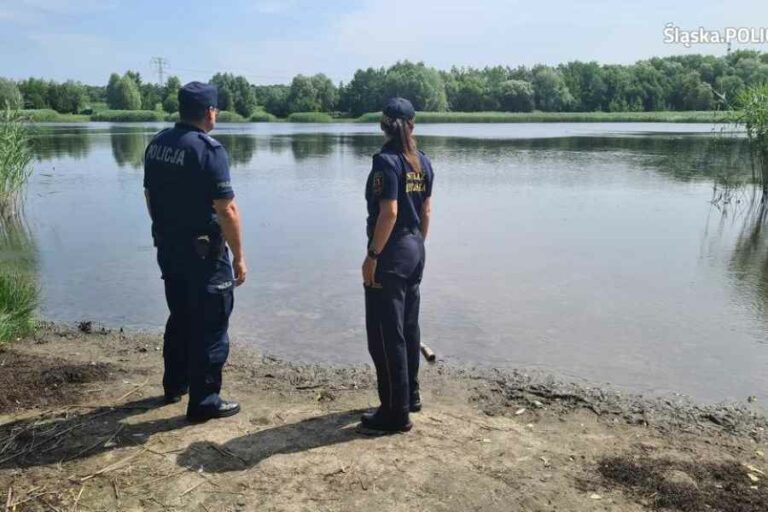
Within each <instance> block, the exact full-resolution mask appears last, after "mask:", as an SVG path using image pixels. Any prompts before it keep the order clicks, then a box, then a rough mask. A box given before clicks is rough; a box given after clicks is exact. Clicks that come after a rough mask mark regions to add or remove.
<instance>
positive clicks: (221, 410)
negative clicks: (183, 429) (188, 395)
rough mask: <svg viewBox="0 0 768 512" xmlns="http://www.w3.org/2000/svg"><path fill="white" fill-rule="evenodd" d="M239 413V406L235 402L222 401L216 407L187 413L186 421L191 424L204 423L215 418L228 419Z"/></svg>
mask: <svg viewBox="0 0 768 512" xmlns="http://www.w3.org/2000/svg"><path fill="white" fill-rule="evenodd" d="M239 412H240V404H238V403H237V402H228V401H226V400H222V401H221V403H219V405H218V406H216V407H213V408H208V409H204V410H202V411H196V412H189V411H187V420H188V421H190V422H191V423H202V422H204V421H208V420H212V419H217V418H228V417H230V416H234V415H235V414H237V413H239Z"/></svg>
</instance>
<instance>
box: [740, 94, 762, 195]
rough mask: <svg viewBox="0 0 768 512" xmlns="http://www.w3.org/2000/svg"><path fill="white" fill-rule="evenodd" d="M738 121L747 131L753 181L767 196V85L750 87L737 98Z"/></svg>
mask: <svg viewBox="0 0 768 512" xmlns="http://www.w3.org/2000/svg"><path fill="white" fill-rule="evenodd" d="M738 103H739V112H740V120H741V122H742V123H743V124H744V126H745V127H746V129H747V136H748V137H749V143H750V150H751V153H752V159H753V162H754V165H753V169H754V171H753V173H754V178H755V180H756V181H757V182H758V183H760V185H761V186H762V189H763V196H765V195H768V84H766V85H761V86H757V87H750V88H749V89H747V90H745V91H744V92H743V93H742V94H741V95H740V96H739V102H738Z"/></svg>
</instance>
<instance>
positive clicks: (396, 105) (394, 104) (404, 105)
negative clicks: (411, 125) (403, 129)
mask: <svg viewBox="0 0 768 512" xmlns="http://www.w3.org/2000/svg"><path fill="white" fill-rule="evenodd" d="M384 115H385V116H387V117H391V118H392V119H405V120H411V119H413V118H414V117H416V110H415V109H414V108H413V104H412V103H411V102H410V101H408V100H407V99H405V98H390V99H389V100H388V101H387V104H386V105H384Z"/></svg>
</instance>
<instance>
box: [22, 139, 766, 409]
mask: <svg viewBox="0 0 768 512" xmlns="http://www.w3.org/2000/svg"><path fill="white" fill-rule="evenodd" d="M160 126H161V125H152V124H146V125H113V126H110V125H107V124H92V125H87V126H86V125H78V126H71V125H70V126H55V125H51V126H46V127H43V128H41V129H40V133H39V136H38V137H37V145H36V154H37V157H38V160H39V161H38V163H37V164H36V170H37V172H36V174H35V176H34V178H33V180H32V183H31V186H30V189H29V194H28V201H27V207H26V210H27V217H28V219H29V222H30V225H31V228H32V232H33V235H34V238H35V241H36V244H37V247H38V250H39V253H40V255H39V266H40V276H41V283H42V288H43V294H44V298H43V304H42V313H43V315H44V316H45V317H47V318H50V319H53V320H59V321H66V322H72V321H76V320H80V319H94V320H97V321H99V322H103V323H105V324H107V325H110V326H126V327H130V328H143V329H155V330H159V329H160V328H161V326H162V325H163V323H164V321H165V315H166V309H165V303H164V299H163V294H162V286H161V284H162V283H161V281H160V279H159V273H158V270H157V267H156V264H155V259H154V248H153V247H152V243H151V239H150V237H149V223H148V219H147V214H146V211H145V208H144V199H143V194H142V168H141V160H142V154H143V150H144V147H145V145H146V143H147V141H148V139H149V137H150V136H151V135H152V134H153V133H154V132H156V131H157V130H158V129H159V127H160ZM649 130H653V131H649ZM418 132H419V135H420V136H421V138H420V145H421V147H422V148H423V149H424V150H425V151H426V152H427V153H428V154H430V156H431V157H432V158H433V161H434V163H435V171H436V175H437V178H436V185H435V214H434V215H435V220H434V227H433V231H432V232H431V237H430V240H429V242H428V268H427V274H426V277H425V282H424V285H423V297H424V300H423V317H422V318H423V332H424V336H425V341H427V342H428V343H430V344H431V345H432V346H433V347H434V348H435V349H436V350H437V351H439V353H440V355H441V356H443V357H445V358H446V359H449V360H454V361H462V362H473V363H481V364H490V365H494V366H515V367H536V368H543V369H546V370H553V371H556V372H558V373H561V374H562V373H564V374H566V375H568V376H572V377H583V378H586V379H588V380H590V381H592V382H598V383H600V382H611V383H613V384H615V385H618V386H621V387H625V388H627V389H632V390H637V391H646V392H648V391H650V392H667V391H678V392H683V393H687V394H690V395H693V396H695V397H698V398H702V399H706V400H720V399H725V398H740V399H743V398H745V397H747V396H748V395H752V394H756V395H758V396H766V394H768V386H767V384H768V344H767V342H768V312H767V311H766V304H768V302H766V301H767V300H768V285H767V283H768V278H767V277H766V276H767V275H768V272H766V269H767V268H768V264H767V263H766V261H767V260H768V257H767V256H766V254H767V251H766V247H765V246H764V244H763V241H762V238H761V237H760V232H759V231H757V232H755V231H754V229H753V228H754V225H753V223H750V222H749V216H748V211H747V209H746V206H745V205H744V203H742V204H741V205H739V206H738V207H735V208H731V210H730V211H729V214H728V215H723V214H722V213H721V212H719V211H718V210H717V209H715V208H713V207H712V206H711V204H710V199H711V198H712V184H713V179H714V178H715V177H716V176H718V175H719V174H721V173H723V172H726V171H727V172H731V173H733V172H736V173H739V172H741V173H744V172H749V170H748V163H747V160H746V146H745V143H744V140H743V139H741V138H733V137H729V138H721V137H715V136H714V135H713V131H712V127H711V126H707V125H663V124H658V125H657V124H654V125H648V124H606V125H599V124H538V125H537V124H529V125H520V124H514V125H428V126H419V127H418ZM214 136H216V137H218V138H219V139H220V140H221V141H222V142H223V143H224V144H225V145H226V146H227V147H228V149H229V150H230V153H231V160H232V162H233V171H232V174H233V180H234V184H235V190H236V193H237V197H238V202H239V204H240V205H241V209H242V211H243V215H244V226H245V240H246V252H247V256H248V262H249V266H250V271H251V273H250V276H249V282H248V283H247V284H246V285H245V286H244V287H242V288H240V289H238V293H237V295H236V297H237V298H236V307H235V315H234V320H233V323H234V325H233V335H234V336H233V338H234V340H235V342H237V343H248V344H253V345H255V346H257V347H259V348H260V349H262V350H264V351H265V352H268V353H272V354H276V355H279V356H284V357H290V358H296V359H301V360H309V361H327V362H367V361H368V355H367V351H366V346H365V334H364V320H363V307H362V285H361V283H360V281H361V278H360V270H359V267H360V264H361V263H362V258H363V256H364V247H365V238H364V216H365V212H364V210H365V204H364V201H363V185H364V182H365V178H366V175H367V173H368V170H369V166H370V155H371V154H373V153H374V152H375V151H376V149H377V147H378V146H379V145H380V143H381V139H380V136H379V135H378V133H377V131H376V127H375V126H373V125H290V124H279V125H252V126H245V127H243V126H225V127H221V128H219V129H217V130H216V131H215V132H214Z"/></svg>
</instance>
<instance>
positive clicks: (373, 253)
mask: <svg viewBox="0 0 768 512" xmlns="http://www.w3.org/2000/svg"><path fill="white" fill-rule="evenodd" d="M368 257H369V258H371V259H372V260H376V259H378V257H379V253H378V252H376V249H374V248H373V247H369V248H368Z"/></svg>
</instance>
